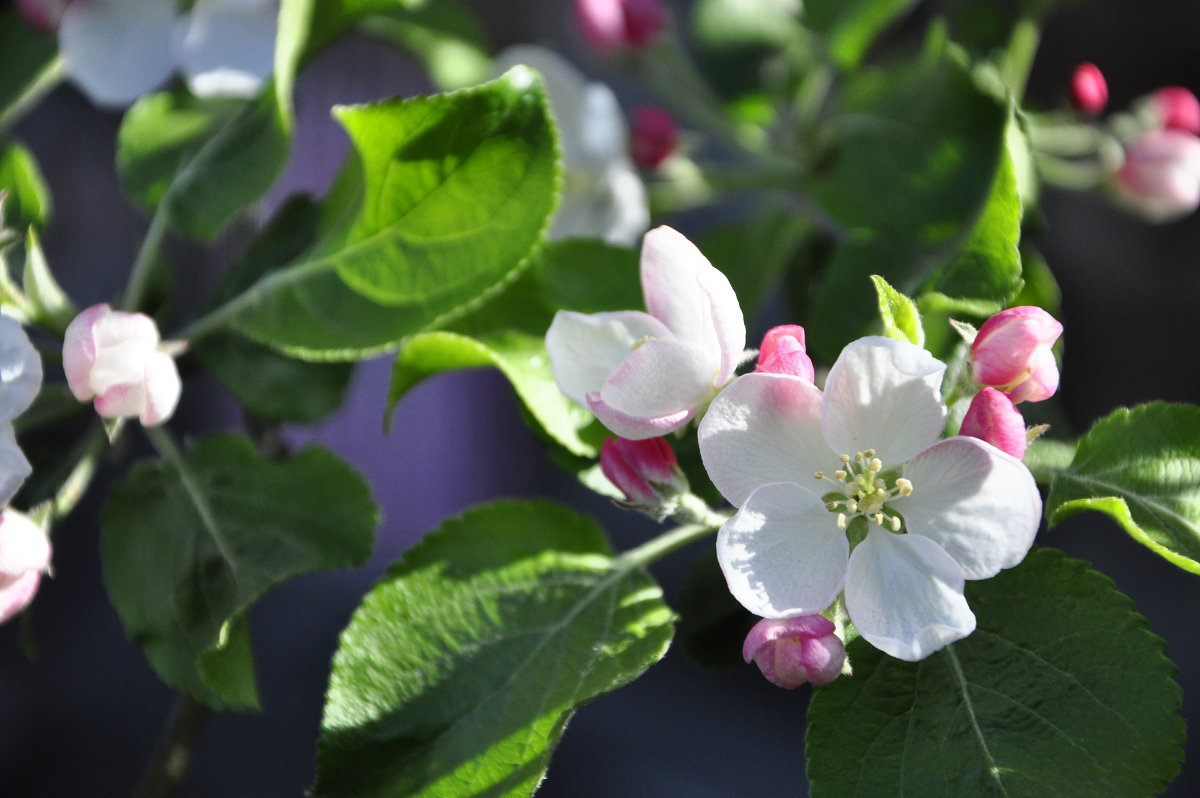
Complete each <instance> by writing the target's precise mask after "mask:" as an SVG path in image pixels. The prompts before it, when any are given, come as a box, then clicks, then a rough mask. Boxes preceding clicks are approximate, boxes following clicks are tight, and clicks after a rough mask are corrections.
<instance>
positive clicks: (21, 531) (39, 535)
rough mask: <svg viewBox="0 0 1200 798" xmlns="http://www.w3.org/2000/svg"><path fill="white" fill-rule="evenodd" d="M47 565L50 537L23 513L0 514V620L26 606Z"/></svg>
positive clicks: (14, 511) (31, 599)
mask: <svg viewBox="0 0 1200 798" xmlns="http://www.w3.org/2000/svg"><path fill="white" fill-rule="evenodd" d="M49 567H50V540H49V538H47V537H46V533H45V532H43V531H42V529H41V527H39V526H38V525H37V524H35V523H34V522H33V519H31V518H29V517H28V516H26V515H23V514H22V513H18V512H17V511H16V510H12V509H7V510H5V511H4V512H3V513H0V623H4V622H5V621H7V620H8V619H9V618H11V617H13V616H14V615H16V614H17V613H18V612H20V611H21V610H23V609H25V608H26V607H27V606H29V602H31V601H33V596H34V594H35V593H37V589H38V585H39V584H40V583H41V580H42V571H45V570H46V569H47V568H49Z"/></svg>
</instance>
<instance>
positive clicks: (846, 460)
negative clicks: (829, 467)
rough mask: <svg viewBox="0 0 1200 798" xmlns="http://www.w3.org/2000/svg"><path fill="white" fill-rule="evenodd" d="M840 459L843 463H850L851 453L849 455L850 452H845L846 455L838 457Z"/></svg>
mask: <svg viewBox="0 0 1200 798" xmlns="http://www.w3.org/2000/svg"><path fill="white" fill-rule="evenodd" d="M838 459H839V460H841V461H842V462H843V463H849V462H850V455H848V454H844V455H842V456H841V457H840V458H838Z"/></svg>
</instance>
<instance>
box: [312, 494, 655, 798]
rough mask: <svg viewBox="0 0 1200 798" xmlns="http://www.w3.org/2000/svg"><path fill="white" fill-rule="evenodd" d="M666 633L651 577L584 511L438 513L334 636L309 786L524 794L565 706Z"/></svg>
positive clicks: (516, 507)
mask: <svg viewBox="0 0 1200 798" xmlns="http://www.w3.org/2000/svg"><path fill="white" fill-rule="evenodd" d="M671 632H672V614H671V611H670V609H668V608H667V606H666V605H665V604H664V603H663V602H662V598H661V591H660V590H659V588H658V586H657V585H656V584H655V583H654V581H653V580H652V579H651V578H650V577H649V575H647V574H646V573H645V572H644V571H643V570H642V569H641V568H640V567H637V566H636V565H633V564H632V563H630V562H629V561H627V560H624V559H621V558H617V559H613V558H612V556H611V552H610V551H609V549H608V546H607V544H606V543H605V541H604V537H603V534H602V533H601V531H600V530H599V529H598V528H597V527H596V525H595V524H593V523H592V522H591V521H589V520H587V519H585V518H583V517H581V516H578V515H575V514H574V513H571V512H569V511H567V510H565V509H563V508H560V507H558V506H555V505H552V504H548V503H544V502H530V503H515V502H504V503H500V504H494V505H490V506H487V507H484V508H481V509H478V510H475V511H472V512H470V513H468V514H467V515H465V516H463V517H462V518H459V519H457V520H452V521H449V522H447V523H446V524H444V525H443V526H442V528H441V529H439V530H438V531H436V532H434V533H432V534H431V535H429V536H428V537H427V538H426V539H425V540H424V541H423V542H422V543H421V544H420V545H418V546H417V547H416V548H414V549H411V550H410V551H409V552H408V553H407V554H406V555H405V557H404V560H403V561H402V562H400V563H399V564H398V565H396V566H395V567H394V568H393V569H392V570H391V571H390V572H389V573H388V575H387V577H386V578H385V579H384V580H383V581H382V582H381V583H380V584H379V585H377V586H376V587H375V588H374V589H373V590H372V591H371V593H370V594H368V596H367V598H366V599H365V600H364V602H363V604H362V606H361V607H360V608H359V609H358V611H357V612H356V613H355V614H354V617H353V618H352V619H351V621H350V625H349V626H348V627H347V628H346V630H345V632H343V634H342V638H341V641H340V645H339V648H338V652H337V654H336V655H335V657H334V661H333V673H332V676H331V677H330V686H329V693H328V696H327V698H326V704H325V716H324V718H323V720H322V724H321V726H322V730H321V741H320V746H319V749H318V755H317V783H316V786H315V788H314V790H313V794H314V795H315V796H322V798H333V796H342V797H343V798H346V797H348V796H357V797H359V798H367V796H371V797H372V798H376V797H378V798H382V797H383V796H401V795H402V796H406V798H418V796H438V797H439V798H450V796H482V795H491V796H502V795H503V796H518V795H526V796H527V795H529V794H530V793H532V792H533V790H534V788H535V787H536V786H537V784H538V782H539V781H540V780H541V778H542V775H543V773H544V772H545V770H546V766H547V764H548V761H549V758H550V754H551V752H552V750H553V748H554V746H555V745H556V744H557V742H558V739H559V738H560V736H561V735H562V732H563V728H564V727H565V725H566V723H567V720H568V719H569V718H570V716H571V714H572V712H573V711H574V710H575V708H576V707H578V706H579V705H580V704H582V703H584V702H585V701H588V700H590V699H592V698H594V697H596V696H597V695H599V694H601V693H605V692H608V691H610V690H613V689H615V688H617V687H619V686H621V685H623V684H625V683H627V682H629V681H631V680H633V679H634V678H636V677H637V676H638V675H640V674H641V673H642V672H643V671H644V670H645V669H646V668H648V667H649V666H650V665H652V664H653V663H654V662H656V661H658V660H659V659H660V658H661V657H662V655H663V654H664V653H665V652H666V648H667V644H668V643H669V642H670V639H671Z"/></svg>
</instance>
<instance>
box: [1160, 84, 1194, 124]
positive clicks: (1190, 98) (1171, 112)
mask: <svg viewBox="0 0 1200 798" xmlns="http://www.w3.org/2000/svg"><path fill="white" fill-rule="evenodd" d="M1150 103H1151V106H1152V108H1153V109H1154V112H1155V114H1156V115H1157V116H1158V120H1159V123H1160V124H1161V125H1162V126H1163V127H1164V128H1166V129H1167V130H1182V131H1184V132H1186V133H1192V134H1200V100H1197V99H1196V95H1195V94H1193V93H1192V92H1191V91H1189V90H1188V89H1185V88H1184V87H1182V86H1163V87H1162V88H1161V89H1157V90H1155V91H1154V93H1153V94H1151V95H1150Z"/></svg>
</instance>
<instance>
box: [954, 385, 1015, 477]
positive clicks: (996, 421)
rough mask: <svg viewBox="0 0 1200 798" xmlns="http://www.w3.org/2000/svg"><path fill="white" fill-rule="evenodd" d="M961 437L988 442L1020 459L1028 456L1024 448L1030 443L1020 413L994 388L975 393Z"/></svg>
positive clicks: (964, 420) (963, 423)
mask: <svg viewBox="0 0 1200 798" xmlns="http://www.w3.org/2000/svg"><path fill="white" fill-rule="evenodd" d="M959 434H960V435H967V436H969V437H972V438H978V439H979V440H981V441H987V442H988V443H990V444H991V445H992V446H995V447H996V448H997V449H999V450H1000V451H1002V452H1007V453H1009V454H1011V455H1012V456H1013V457H1015V458H1017V459H1018V460H1020V459H1021V458H1022V457H1024V456H1025V447H1026V446H1027V445H1028V443H1029V439H1028V438H1027V437H1026V435H1025V419H1024V417H1023V416H1022V415H1021V411H1020V410H1018V409H1017V406H1016V405H1014V404H1013V402H1012V400H1011V399H1009V398H1008V397H1007V396H1005V395H1004V394H1002V393H1001V392H1000V391H997V390H996V389H995V388H984V389H983V390H982V391H980V392H979V393H977V394H975V398H974V399H972V400H971V406H970V407H968V408H967V414H966V415H965V416H964V417H963V421H962V428H961V429H960V430H959Z"/></svg>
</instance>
